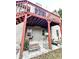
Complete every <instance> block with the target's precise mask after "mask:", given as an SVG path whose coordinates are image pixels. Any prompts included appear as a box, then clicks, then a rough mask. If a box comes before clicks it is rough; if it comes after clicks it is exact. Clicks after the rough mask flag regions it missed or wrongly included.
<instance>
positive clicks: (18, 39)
mask: <svg viewBox="0 0 79 59" xmlns="http://www.w3.org/2000/svg"><path fill="white" fill-rule="evenodd" d="M22 28H23V22H22V23H20V24H18V25H17V26H16V44H20V42H21V37H22Z"/></svg>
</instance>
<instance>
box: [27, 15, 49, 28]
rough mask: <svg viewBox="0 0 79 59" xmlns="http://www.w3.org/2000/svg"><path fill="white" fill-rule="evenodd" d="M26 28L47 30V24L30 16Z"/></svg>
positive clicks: (43, 20)
mask: <svg viewBox="0 0 79 59" xmlns="http://www.w3.org/2000/svg"><path fill="white" fill-rule="evenodd" d="M27 26H41V27H44V28H47V26H48V23H47V21H46V20H45V19H42V18H38V17H35V16H31V17H29V18H28V19H27Z"/></svg>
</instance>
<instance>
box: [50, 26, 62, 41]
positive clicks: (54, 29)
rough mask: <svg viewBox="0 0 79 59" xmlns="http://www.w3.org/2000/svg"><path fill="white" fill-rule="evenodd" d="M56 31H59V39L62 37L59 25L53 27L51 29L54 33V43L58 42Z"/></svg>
mask: <svg viewBox="0 0 79 59" xmlns="http://www.w3.org/2000/svg"><path fill="white" fill-rule="evenodd" d="M56 30H58V33H59V39H60V37H61V32H60V26H59V25H55V26H52V27H51V32H52V39H54V41H58V37H57V33H56Z"/></svg>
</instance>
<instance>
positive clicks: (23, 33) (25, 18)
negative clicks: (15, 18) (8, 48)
mask: <svg viewBox="0 0 79 59" xmlns="http://www.w3.org/2000/svg"><path fill="white" fill-rule="evenodd" d="M26 23H27V14H25V17H24V23H23V32H22V40H21V48H20V55H19V59H22V56H23V48H24V39H25V31H26Z"/></svg>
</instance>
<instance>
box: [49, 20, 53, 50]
mask: <svg viewBox="0 0 79 59" xmlns="http://www.w3.org/2000/svg"><path fill="white" fill-rule="evenodd" d="M48 46H49V49H52V45H51V33H50V20H48Z"/></svg>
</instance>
